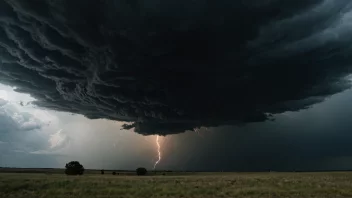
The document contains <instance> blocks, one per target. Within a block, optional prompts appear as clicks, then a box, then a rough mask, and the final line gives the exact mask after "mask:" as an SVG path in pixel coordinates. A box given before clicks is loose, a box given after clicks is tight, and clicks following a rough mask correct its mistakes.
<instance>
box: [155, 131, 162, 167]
mask: <svg viewBox="0 0 352 198" xmlns="http://www.w3.org/2000/svg"><path fill="white" fill-rule="evenodd" d="M155 142H156V146H157V151H158V160H157V161H156V162H155V164H154V170H155V167H156V165H158V164H159V162H160V160H161V152H160V142H159V136H158V135H157V136H156V140H155Z"/></svg>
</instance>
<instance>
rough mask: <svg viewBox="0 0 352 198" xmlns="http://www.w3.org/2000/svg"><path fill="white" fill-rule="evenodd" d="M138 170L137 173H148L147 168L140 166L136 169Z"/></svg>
mask: <svg viewBox="0 0 352 198" xmlns="http://www.w3.org/2000/svg"><path fill="white" fill-rule="evenodd" d="M136 172H137V175H146V174H147V169H145V168H142V167H140V168H137V169H136Z"/></svg>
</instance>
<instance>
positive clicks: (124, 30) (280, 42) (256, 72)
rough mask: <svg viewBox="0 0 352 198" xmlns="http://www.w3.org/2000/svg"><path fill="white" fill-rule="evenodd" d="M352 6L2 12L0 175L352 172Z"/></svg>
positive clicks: (251, 2)
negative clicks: (28, 170)
mask: <svg viewBox="0 0 352 198" xmlns="http://www.w3.org/2000/svg"><path fill="white" fill-rule="evenodd" d="M351 19H352V2H351V1H350V0H339V1H337V0H305V1H296V0H287V1H280V0H271V1H262V0H247V1H239V0H238V1H228V0H219V1H214V2H208V1H203V0H194V1H189V0H170V1H158V0H141V1H118V0H116V1H113V0H111V1H96V0H75V1H72V0H62V1H52V0H43V1H40V2H35V3H33V2H32V1H23V0H0V106H1V107H0V113H1V114H0V116H1V117H0V122H1V123H0V126H1V128H0V149H1V150H0V151H1V152H0V157H1V158H0V166H15V167H62V166H63V164H65V163H67V162H68V161H70V160H78V161H80V162H81V163H82V164H84V166H85V167H87V168H105V169H135V168H136V167H139V166H144V167H147V168H148V169H151V168H153V165H154V163H155V162H156V160H157V159H158V155H157V153H158V152H157V144H156V139H157V137H158V136H157V135H159V136H160V138H159V143H160V146H161V154H162V155H161V160H160V162H159V164H157V168H159V169H178V170H185V169H188V170H243V171H256V170H322V169H351V167H352V161H351V159H350V158H351V154H352V153H350V152H352V150H351V148H350V147H351V146H349V145H350V144H349V142H350V140H352V135H350V132H349V131H350V130H351V129H352V126H351V124H350V119H349V118H350V117H351V115H352V113H351V112H352V107H350V105H349V101H350V99H351V97H352V95H351V94H352V91H351V74H352V58H351V57H352V56H351V55H352V37H351V36H350V35H351V34H352V20H351Z"/></svg>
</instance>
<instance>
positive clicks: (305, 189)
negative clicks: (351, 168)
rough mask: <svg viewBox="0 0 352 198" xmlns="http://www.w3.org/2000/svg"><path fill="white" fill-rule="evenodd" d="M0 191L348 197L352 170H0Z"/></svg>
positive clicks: (20, 194)
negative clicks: (101, 172)
mask: <svg viewBox="0 0 352 198" xmlns="http://www.w3.org/2000/svg"><path fill="white" fill-rule="evenodd" d="M0 197H1V198H2V197H4V198H5V197H6V198H12V197H13V198H20V197H23V198H29V197H50V198H55V197H60V198H63V197H87V198H89V197H100V198H105V197H158V198H161V197H184V198H188V197H199V198H208V197H214V198H215V197H268V198H273V197H297V198H298V197H299V198H302V197H319V198H322V197H326V198H332V197H352V173H350V172H333V173H203V174H199V173H198V174H194V175H179V176H177V175H165V176H161V175H157V176H128V175H115V176H113V175H111V174H109V175H107V174H105V175H99V174H85V175H83V176H66V175H64V174H43V173H0Z"/></svg>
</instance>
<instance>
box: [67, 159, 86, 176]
mask: <svg viewBox="0 0 352 198" xmlns="http://www.w3.org/2000/svg"><path fill="white" fill-rule="evenodd" d="M65 168H66V170H65V174H66V175H83V172H84V167H83V166H82V165H81V164H80V163H79V162H78V161H72V162H69V163H67V164H66V166H65Z"/></svg>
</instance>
